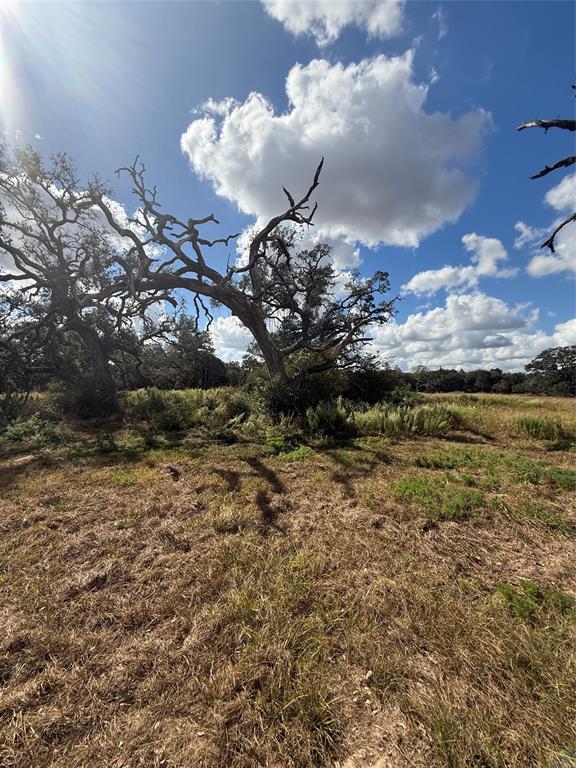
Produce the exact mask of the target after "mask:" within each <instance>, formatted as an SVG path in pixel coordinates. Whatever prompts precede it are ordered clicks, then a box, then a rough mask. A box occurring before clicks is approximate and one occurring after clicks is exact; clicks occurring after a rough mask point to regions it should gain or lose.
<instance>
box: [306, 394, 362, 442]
mask: <svg viewBox="0 0 576 768" xmlns="http://www.w3.org/2000/svg"><path fill="white" fill-rule="evenodd" d="M349 416H350V411H349V410H348V409H347V408H346V406H345V404H344V401H343V400H342V398H341V397H339V398H338V399H337V400H331V401H326V400H324V401H322V402H321V403H318V405H316V406H314V407H312V406H311V407H310V408H308V409H307V410H306V424H307V426H308V430H309V432H310V433H311V434H313V435H319V436H323V437H345V436H349V435H351V434H352V433H353V431H354V430H353V425H352V424H351V423H350V420H349Z"/></svg>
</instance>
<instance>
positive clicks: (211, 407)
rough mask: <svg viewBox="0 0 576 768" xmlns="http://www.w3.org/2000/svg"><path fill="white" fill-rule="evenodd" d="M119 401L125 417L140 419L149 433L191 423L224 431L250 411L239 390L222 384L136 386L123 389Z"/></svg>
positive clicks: (246, 400) (173, 428) (134, 419)
mask: <svg viewBox="0 0 576 768" xmlns="http://www.w3.org/2000/svg"><path fill="white" fill-rule="evenodd" d="M122 404H123V407H124V411H125V413H126V416H127V417H128V419H129V420H130V421H133V422H136V423H138V422H140V423H141V424H143V425H144V426H145V427H146V428H147V429H148V430H149V431H150V432H151V433H152V434H156V433H161V432H178V431H182V430H185V429H188V428H190V427H195V426H196V427H204V428H207V429H209V430H212V431H214V433H218V434H220V433H221V431H222V430H225V431H226V433H227V434H228V433H230V432H231V430H232V429H233V428H234V427H236V426H238V425H239V424H240V423H241V422H242V420H243V419H244V417H245V416H246V415H247V414H249V413H250V404H249V402H248V399H247V398H246V396H245V395H244V394H243V393H242V391H240V390H233V389H225V388H218V389H182V390H160V389H156V388H155V387H151V388H149V389H138V390H135V391H133V392H127V393H125V395H124V397H123V400H122Z"/></svg>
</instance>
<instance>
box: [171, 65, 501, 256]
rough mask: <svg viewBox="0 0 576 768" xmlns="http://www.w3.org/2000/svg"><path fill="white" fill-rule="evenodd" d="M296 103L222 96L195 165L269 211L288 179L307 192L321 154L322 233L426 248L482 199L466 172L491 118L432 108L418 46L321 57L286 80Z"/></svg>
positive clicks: (190, 147)
mask: <svg viewBox="0 0 576 768" xmlns="http://www.w3.org/2000/svg"><path fill="white" fill-rule="evenodd" d="M286 92H287V95H288V98H289V101H290V108H289V109H288V111H287V112H285V113H281V114H276V113H275V110H274V107H273V106H272V105H271V104H270V103H269V102H268V101H267V100H266V99H265V98H264V96H262V95H261V94H259V93H251V94H250V95H249V96H248V98H247V99H246V100H245V101H244V102H243V103H236V102H233V101H232V102H231V101H230V100H226V101H225V102H224V103H223V104H224V105H225V109H224V106H223V107H222V111H223V112H224V114H223V115H222V114H220V115H216V114H215V111H216V112H217V111H218V110H217V109H216V107H217V105H214V104H213V105H212V106H211V108H210V110H209V111H208V112H205V114H204V116H203V117H201V118H198V119H195V120H194V121H193V122H192V123H191V124H190V125H189V126H188V129H187V130H186V132H185V133H184V134H183V135H182V137H181V148H182V151H183V152H184V153H185V154H186V155H187V156H188V158H189V161H190V165H191V167H192V169H193V170H194V171H195V172H196V173H197V174H198V175H199V176H201V177H202V178H205V179H209V180H210V181H211V182H212V184H213V185H214V188H215V190H216V192H217V193H218V194H219V195H221V196H223V197H226V198H228V199H229V200H232V201H234V202H235V203H236V204H237V205H238V207H239V209H240V210H241V211H242V212H244V213H246V214H250V215H254V216H256V217H258V218H262V219H264V218H266V219H267V218H270V217H271V216H273V215H276V214H277V213H278V212H279V211H282V210H284V209H285V207H286V198H285V196H284V194H283V192H282V185H285V186H286V187H287V188H288V189H289V190H290V191H291V192H292V193H293V194H294V195H298V194H299V193H302V192H303V191H304V190H306V189H307V188H308V186H309V184H310V181H311V178H312V174H313V172H314V169H315V167H316V166H317V164H318V162H319V160H320V158H321V157H322V156H325V157H326V165H325V168H324V171H323V172H322V176H321V179H320V188H319V190H318V194H317V199H318V201H319V204H320V207H319V210H318V213H317V216H316V219H315V223H316V231H318V233H319V236H320V237H321V238H322V239H325V238H335V239H337V238H344V239H345V240H347V241H348V242H350V243H353V242H354V241H358V242H362V243H364V244H367V245H376V244H378V243H385V244H389V245H402V246H413V247H415V246H417V245H418V244H419V242H420V240H421V239H422V238H423V237H426V236H427V235H429V234H431V233H432V232H434V231H436V230H437V229H439V228H440V227H442V226H443V225H444V224H445V223H446V222H453V221H455V220H456V219H457V218H458V217H459V216H460V214H461V213H462V212H463V210H464V209H465V208H466V206H467V205H468V204H469V203H470V201H471V200H472V198H473V197H474V194H475V191H476V183H475V182H474V181H473V180H472V179H471V178H470V177H469V176H468V175H466V173H465V172H464V170H463V168H464V166H465V164H466V163H467V162H468V161H469V160H470V159H471V158H472V157H473V156H474V154H475V153H476V151H477V150H478V149H479V147H480V145H481V141H482V135H483V132H484V129H485V128H486V127H487V125H489V123H490V116H489V114H487V113H486V112H484V111H482V110H477V111H474V112H470V113H467V114H465V115H463V116H461V117H460V118H458V119H453V118H452V117H451V116H450V115H447V114H442V113H432V114H428V113H426V112H425V111H424V104H425V101H426V96H427V93H428V86H426V85H416V84H415V83H414V82H413V51H411V50H409V51H408V52H406V53H405V54H404V55H402V56H399V57H396V58H387V57H385V56H377V57H375V58H373V59H368V60H365V61H362V62H360V63H359V64H350V65H349V66H346V67H345V66H343V65H342V64H330V63H329V62H328V61H325V60H314V61H311V62H310V63H309V64H308V65H307V66H300V65H296V66H294V67H293V68H292V69H291V70H290V72H289V74H288V77H287V79H286Z"/></svg>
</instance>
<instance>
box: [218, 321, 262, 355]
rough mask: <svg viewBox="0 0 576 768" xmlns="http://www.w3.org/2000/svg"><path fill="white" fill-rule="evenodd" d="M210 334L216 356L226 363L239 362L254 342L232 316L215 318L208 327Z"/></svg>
mask: <svg viewBox="0 0 576 768" xmlns="http://www.w3.org/2000/svg"><path fill="white" fill-rule="evenodd" d="M210 334H211V336H212V341H213V342H214V349H215V350H216V355H217V356H218V357H219V358H220V359H221V360H225V361H226V362H229V361H230V360H240V359H241V358H242V357H243V356H244V353H245V352H246V348H247V347H248V345H249V344H250V343H251V342H252V341H254V339H253V338H252V336H251V334H250V332H249V331H248V330H247V329H246V328H245V327H244V326H243V325H242V323H241V322H240V320H239V319H238V318H237V317H234V315H228V316H227V317H217V318H216V319H215V320H214V322H213V323H212V325H211V326H210Z"/></svg>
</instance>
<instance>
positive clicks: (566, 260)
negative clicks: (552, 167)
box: [514, 174, 576, 277]
mask: <svg viewBox="0 0 576 768" xmlns="http://www.w3.org/2000/svg"><path fill="white" fill-rule="evenodd" d="M544 202H545V203H546V204H547V205H548V206H550V207H551V208H552V209H553V210H554V211H555V213H556V214H557V217H556V219H555V220H554V221H553V222H552V223H551V225H550V227H548V228H536V227H531V226H530V225H528V224H526V223H525V222H523V221H519V222H517V223H516V225H515V228H516V231H517V232H518V233H519V235H518V237H517V238H516V240H515V242H514V245H515V247H516V248H522V247H524V246H528V247H532V248H533V250H534V255H533V256H532V258H531V259H530V262H529V263H528V267H527V270H528V273H529V274H530V275H532V277H545V276H546V275H554V274H558V273H560V272H576V239H575V237H574V225H573V224H568V225H567V226H566V227H564V229H562V230H560V232H559V233H558V236H557V237H556V240H555V244H554V247H555V251H556V253H551V252H550V251H548V250H546V251H541V249H540V245H541V242H542V240H543V239H545V238H547V237H549V235H550V233H551V232H552V231H553V230H554V229H555V228H556V227H557V226H558V225H559V224H560V223H561V222H562V221H563V220H564V219H565V218H566V217H567V216H568V214H569V213H571V212H572V211H574V210H575V209H576V174H572V175H570V176H565V177H564V178H563V179H562V181H561V182H560V183H559V184H557V185H556V186H554V187H552V189H550V190H548V192H547V193H546V195H545V196H544Z"/></svg>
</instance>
